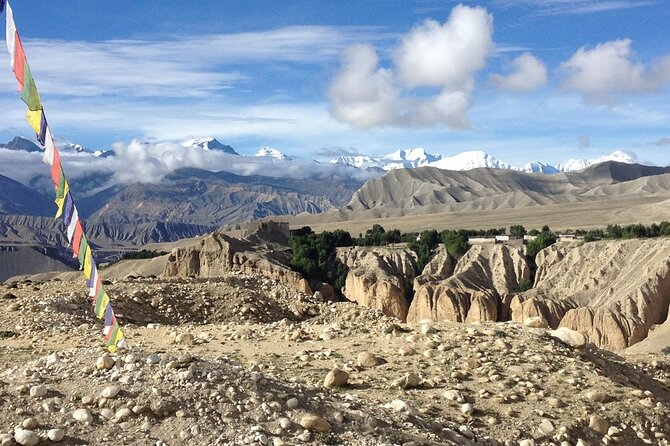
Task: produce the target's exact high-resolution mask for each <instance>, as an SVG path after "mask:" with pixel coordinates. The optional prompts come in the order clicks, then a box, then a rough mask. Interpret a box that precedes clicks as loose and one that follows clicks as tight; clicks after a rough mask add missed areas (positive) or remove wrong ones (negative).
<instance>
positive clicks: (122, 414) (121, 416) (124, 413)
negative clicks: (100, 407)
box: [114, 407, 133, 421]
mask: <svg viewBox="0 0 670 446" xmlns="http://www.w3.org/2000/svg"><path fill="white" fill-rule="evenodd" d="M132 416H133V411H132V410H130V409H128V408H127V407H122V408H121V409H119V410H117V411H116V413H115V414H114V419H115V420H116V421H125V420H127V419H128V418H130V417H132Z"/></svg>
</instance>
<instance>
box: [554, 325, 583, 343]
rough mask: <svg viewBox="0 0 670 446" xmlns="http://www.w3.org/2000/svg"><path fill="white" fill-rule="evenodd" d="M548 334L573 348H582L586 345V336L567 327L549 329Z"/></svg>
mask: <svg viewBox="0 0 670 446" xmlns="http://www.w3.org/2000/svg"><path fill="white" fill-rule="evenodd" d="M549 335H550V336H551V337H553V338H556V339H558V340H559V341H561V342H562V343H564V344H566V345H569V346H570V347H573V348H582V347H584V346H585V345H586V337H585V336H584V335H583V334H581V333H580V332H578V331H575V330H571V329H570V328H567V327H559V328H558V329H556V330H550V331H549Z"/></svg>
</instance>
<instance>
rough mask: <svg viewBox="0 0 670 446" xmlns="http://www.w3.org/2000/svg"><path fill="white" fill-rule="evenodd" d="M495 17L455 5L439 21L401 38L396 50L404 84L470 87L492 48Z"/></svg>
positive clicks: (428, 22)
mask: <svg viewBox="0 0 670 446" xmlns="http://www.w3.org/2000/svg"><path fill="white" fill-rule="evenodd" d="M492 34H493V17H492V16H491V15H490V14H489V13H488V12H487V11H486V9H484V8H481V7H475V8H470V7H467V6H463V5H458V6H456V7H455V8H454V9H453V10H452V11H451V14H450V15H449V19H448V20H447V21H446V22H445V23H443V24H439V23H438V22H435V21H434V20H430V19H428V20H426V21H425V22H424V23H423V24H421V25H419V26H417V27H415V28H414V29H412V30H411V31H410V32H409V34H407V35H405V36H404V37H403V39H402V43H401V45H400V47H399V48H398V49H397V51H396V53H395V57H394V60H395V64H396V67H397V70H398V77H399V79H400V81H401V82H402V84H403V85H405V86H407V87H409V88H415V87H439V88H450V89H470V88H471V87H472V83H473V82H474V79H473V76H474V74H475V73H476V72H477V71H479V70H481V69H482V68H484V66H485V65H486V60H487V58H488V56H489V54H490V53H491V52H492V51H493V39H492Z"/></svg>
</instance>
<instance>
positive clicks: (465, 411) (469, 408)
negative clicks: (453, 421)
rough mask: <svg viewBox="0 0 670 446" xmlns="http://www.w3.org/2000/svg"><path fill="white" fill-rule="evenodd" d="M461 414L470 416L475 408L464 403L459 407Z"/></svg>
mask: <svg viewBox="0 0 670 446" xmlns="http://www.w3.org/2000/svg"><path fill="white" fill-rule="evenodd" d="M461 412H463V414H464V415H468V416H469V415H472V414H473V413H474V412H475V408H474V407H472V404H470V403H465V404H463V405H462V406H461Z"/></svg>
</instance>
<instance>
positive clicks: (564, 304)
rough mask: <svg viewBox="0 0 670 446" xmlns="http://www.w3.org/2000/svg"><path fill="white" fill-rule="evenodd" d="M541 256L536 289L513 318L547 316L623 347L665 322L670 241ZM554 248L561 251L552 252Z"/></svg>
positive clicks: (514, 308) (603, 244) (516, 305)
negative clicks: (539, 274)
mask: <svg viewBox="0 0 670 446" xmlns="http://www.w3.org/2000/svg"><path fill="white" fill-rule="evenodd" d="M560 249H564V248H560V247H559V248H549V250H548V251H547V252H545V253H541V254H540V255H538V261H539V263H540V264H541V265H540V267H539V269H538V272H540V270H541V271H542V273H541V276H540V277H539V278H538V280H537V281H536V288H535V289H533V290H530V291H528V292H526V293H522V294H520V295H518V296H516V297H515V298H514V299H513V301H512V303H511V317H512V319H513V320H515V321H518V322H521V321H523V320H524V319H525V318H527V317H529V316H536V315H540V316H543V317H544V318H545V319H547V321H548V322H549V324H550V325H551V326H552V327H554V328H556V327H558V326H563V327H568V328H571V329H573V330H577V331H579V332H581V333H583V334H584V335H586V337H587V338H588V340H589V341H590V342H593V343H594V344H596V345H598V346H600V347H603V348H608V349H614V350H618V349H623V348H626V347H628V346H631V345H633V344H635V343H637V342H639V341H641V340H642V339H644V338H645V337H646V336H647V333H648V331H649V329H650V328H651V327H652V326H653V325H654V324H660V323H663V322H664V321H665V320H666V318H667V316H668V306H669V305H670V239H667V238H665V239H663V238H661V239H647V240H624V241H616V240H611V241H600V242H593V243H587V244H584V245H581V246H574V245H573V247H572V248H569V247H568V250H567V252H564V253H562V254H561V255H562V258H560V259H559V257H560V255H559V253H558V251H556V250H560ZM552 251H555V253H554V254H552Z"/></svg>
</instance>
